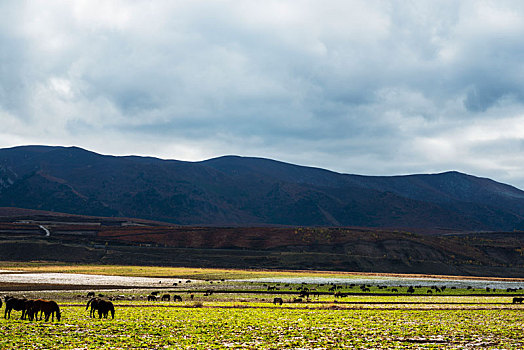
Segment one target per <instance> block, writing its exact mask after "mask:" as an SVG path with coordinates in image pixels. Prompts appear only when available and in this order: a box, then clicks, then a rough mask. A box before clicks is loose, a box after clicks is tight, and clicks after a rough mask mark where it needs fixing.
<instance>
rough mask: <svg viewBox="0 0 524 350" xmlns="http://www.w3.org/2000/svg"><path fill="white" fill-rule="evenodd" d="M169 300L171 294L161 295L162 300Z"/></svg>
mask: <svg viewBox="0 0 524 350" xmlns="http://www.w3.org/2000/svg"><path fill="white" fill-rule="evenodd" d="M169 300H171V296H170V295H169V294H164V295H162V301H169Z"/></svg>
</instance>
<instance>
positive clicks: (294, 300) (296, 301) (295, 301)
mask: <svg viewBox="0 0 524 350" xmlns="http://www.w3.org/2000/svg"><path fill="white" fill-rule="evenodd" d="M293 302H294V303H301V302H302V299H301V298H295V299H293Z"/></svg>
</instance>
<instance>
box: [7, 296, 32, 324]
mask: <svg viewBox="0 0 524 350" xmlns="http://www.w3.org/2000/svg"><path fill="white" fill-rule="evenodd" d="M26 302H27V299H20V298H13V297H5V313H4V318H6V319H7V318H10V317H11V310H16V311H22V317H21V319H24V318H25V308H26Z"/></svg>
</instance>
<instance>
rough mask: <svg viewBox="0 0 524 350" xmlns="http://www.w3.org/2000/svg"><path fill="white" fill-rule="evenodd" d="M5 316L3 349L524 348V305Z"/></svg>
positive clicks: (70, 311)
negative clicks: (52, 318)
mask: <svg viewBox="0 0 524 350" xmlns="http://www.w3.org/2000/svg"><path fill="white" fill-rule="evenodd" d="M62 310H63V319H62V320H61V322H54V323H52V322H47V323H45V322H29V321H22V320H18V319H10V320H4V319H2V321H0V334H2V337H1V338H0V348H2V349H15V348H24V349H28V348H33V349H96V348H112V349H131V348H132V349H138V348H142V349H143V348H145V349H156V348H166V349H226V348H237V349H238V348H241V349H282V348H288V349H340V348H356V349H365V348H375V349H402V348H417V349H419V348H449V349H462V348H488V349H521V348H523V347H524V340H523V334H522V332H523V325H524V324H523V312H522V310H517V309H508V310H438V309H436V310H411V309H400V310H381V309H366V310H353V309H350V310H344V309H342V310H337V309H331V308H323V309H308V308H300V309H287V308H279V307H271V308H243V307H239V306H238V307H213V308H210V307H206V305H204V307H176V308H175V307H147V306H142V307H122V306H121V307H118V306H117V315H116V318H115V319H114V320H111V319H108V320H106V319H102V320H100V319H91V318H88V314H87V312H86V311H85V309H84V308H83V307H73V306H70V307H63V308H62Z"/></svg>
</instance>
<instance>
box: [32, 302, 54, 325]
mask: <svg viewBox="0 0 524 350" xmlns="http://www.w3.org/2000/svg"><path fill="white" fill-rule="evenodd" d="M31 301H32V307H31V308H30V309H31V314H32V313H33V311H34V312H35V316H36V317H37V320H38V312H39V311H40V319H42V314H44V315H45V321H46V322H47V321H49V316H51V321H54V320H55V315H56V320H57V321H60V316H61V315H60V308H59V307H58V304H57V303H56V301H54V300H42V299H38V300H31ZM31 318H32V316H31Z"/></svg>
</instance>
